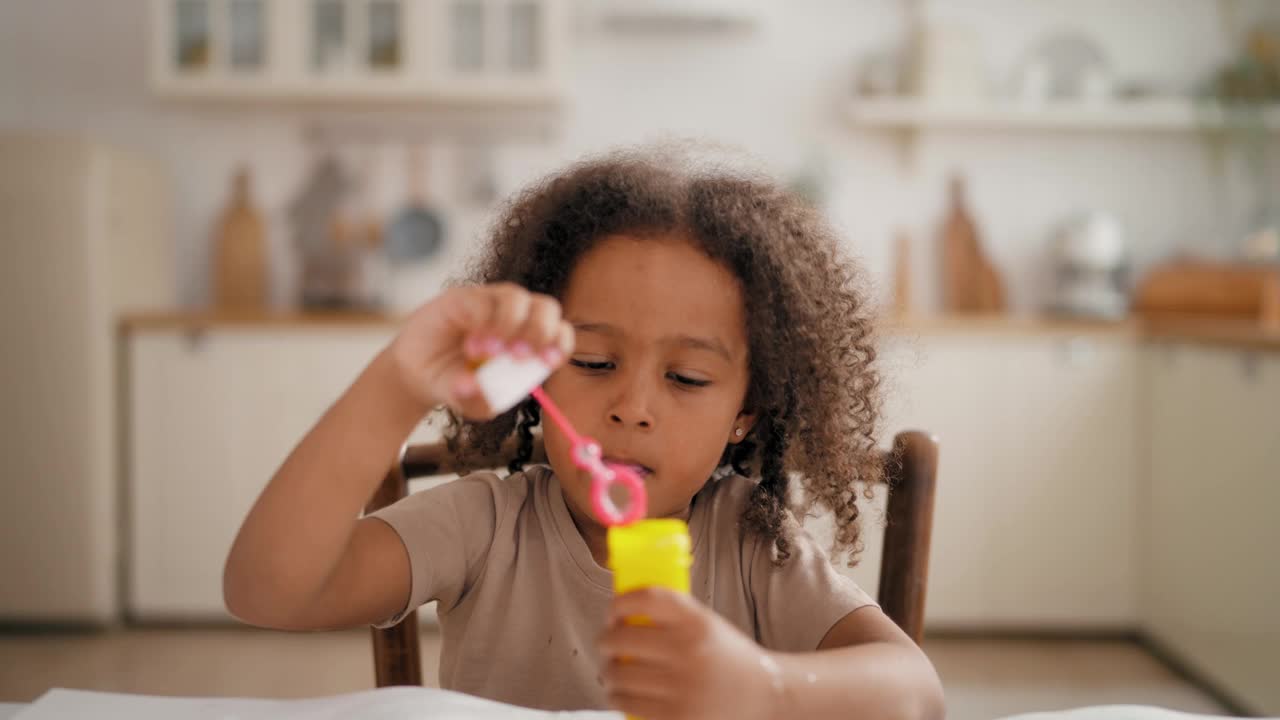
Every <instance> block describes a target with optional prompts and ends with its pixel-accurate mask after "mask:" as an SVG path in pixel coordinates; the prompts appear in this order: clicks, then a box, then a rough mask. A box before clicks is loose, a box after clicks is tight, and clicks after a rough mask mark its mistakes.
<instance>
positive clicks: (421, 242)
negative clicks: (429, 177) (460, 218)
mask: <svg viewBox="0 0 1280 720" xmlns="http://www.w3.org/2000/svg"><path fill="white" fill-rule="evenodd" d="M408 183H409V198H408V201H407V203H406V205H405V207H404V208H403V209H401V210H400V212H399V213H398V214H397V215H396V217H395V219H394V220H393V221H392V222H391V227H390V228H388V231H387V257H388V258H389V259H390V260H391V262H392V263H401V264H402V263H411V262H417V261H421V260H427V259H429V258H431V257H432V256H434V255H436V254H437V253H439V252H440V250H441V248H442V247H443V245H444V221H443V219H442V217H441V215H440V213H439V212H437V211H435V210H434V209H432V208H431V207H430V206H429V205H428V202H427V190H426V169H425V161H424V159H423V151H422V148H421V147H414V148H413V149H411V150H410V151H409V153H408Z"/></svg>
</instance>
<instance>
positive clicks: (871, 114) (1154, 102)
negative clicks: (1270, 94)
mask: <svg viewBox="0 0 1280 720" xmlns="http://www.w3.org/2000/svg"><path fill="white" fill-rule="evenodd" d="M844 113H845V117H846V118H847V119H848V120H849V121H850V122H851V123H853V124H854V125H856V126H860V127H868V128H884V129H889V130H898V131H913V132H919V131H925V130H1038V131H1094V132H1104V131H1107V132H1109V131H1116V132H1120V131H1125V132H1135V131H1167V132H1198V131H1204V130H1210V129H1213V128H1223V127H1229V126H1230V125H1231V124H1232V123H1236V124H1238V123H1239V121H1238V120H1235V119H1234V118H1232V119H1228V118H1227V117H1226V116H1225V115H1224V113H1223V112H1222V111H1221V110H1220V109H1217V108H1214V107H1211V106H1203V105H1199V104H1197V103H1196V102H1195V101H1193V100H1191V99H1189V98H1154V99H1143V100H1117V101H1113V102H1095V103H1090V102H1046V103H1039V104H1029V103H1015V102H1011V101H1003V102H996V101H992V102H973V103H956V102H951V103H948V102H942V101H934V100H924V99H920V98H912V97H876V98H856V99H853V100H850V101H848V102H847V103H846V104H845V108H844ZM1264 117H1265V122H1266V125H1267V128H1268V129H1269V130H1271V131H1276V130H1280V106H1276V107H1273V108H1269V109H1267V110H1265V111H1264Z"/></svg>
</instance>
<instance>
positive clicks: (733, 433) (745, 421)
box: [729, 410, 756, 445]
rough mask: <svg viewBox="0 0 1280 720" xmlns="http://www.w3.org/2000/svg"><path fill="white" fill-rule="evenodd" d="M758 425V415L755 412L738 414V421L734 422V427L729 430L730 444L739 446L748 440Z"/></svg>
mask: <svg viewBox="0 0 1280 720" xmlns="http://www.w3.org/2000/svg"><path fill="white" fill-rule="evenodd" d="M755 425H756V414H755V413H753V412H747V411H745V410H744V411H742V412H740V413H738V417H737V419H735V420H734V421H733V427H732V428H730V430H729V444H730V445H737V444H738V443H740V442H742V441H743V440H745V439H746V437H747V435H749V434H750V433H751V428H753V427H755Z"/></svg>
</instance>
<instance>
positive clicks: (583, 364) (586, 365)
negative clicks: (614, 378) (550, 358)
mask: <svg viewBox="0 0 1280 720" xmlns="http://www.w3.org/2000/svg"><path fill="white" fill-rule="evenodd" d="M569 364H570V365H572V366H574V367H577V368H582V369H583V370H591V371H595V372H599V371H602V370H612V369H613V363H611V362H609V361H607V360H578V359H577V358H571V359H570V360H569Z"/></svg>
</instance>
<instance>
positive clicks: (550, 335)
mask: <svg viewBox="0 0 1280 720" xmlns="http://www.w3.org/2000/svg"><path fill="white" fill-rule="evenodd" d="M559 332H560V303H558V302H556V301H555V299H554V298H550V297H547V296H546V295H534V296H533V297H532V300H531V302H530V304H529V314H528V317H526V318H525V321H524V326H523V327H521V328H520V331H519V332H518V333H517V339H518V340H519V341H521V342H524V343H525V345H526V350H527V351H528V352H541V351H542V350H543V349H544V348H546V347H547V346H549V345H554V344H555V343H556V341H557V339H558V338H557V335H558V334H559Z"/></svg>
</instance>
